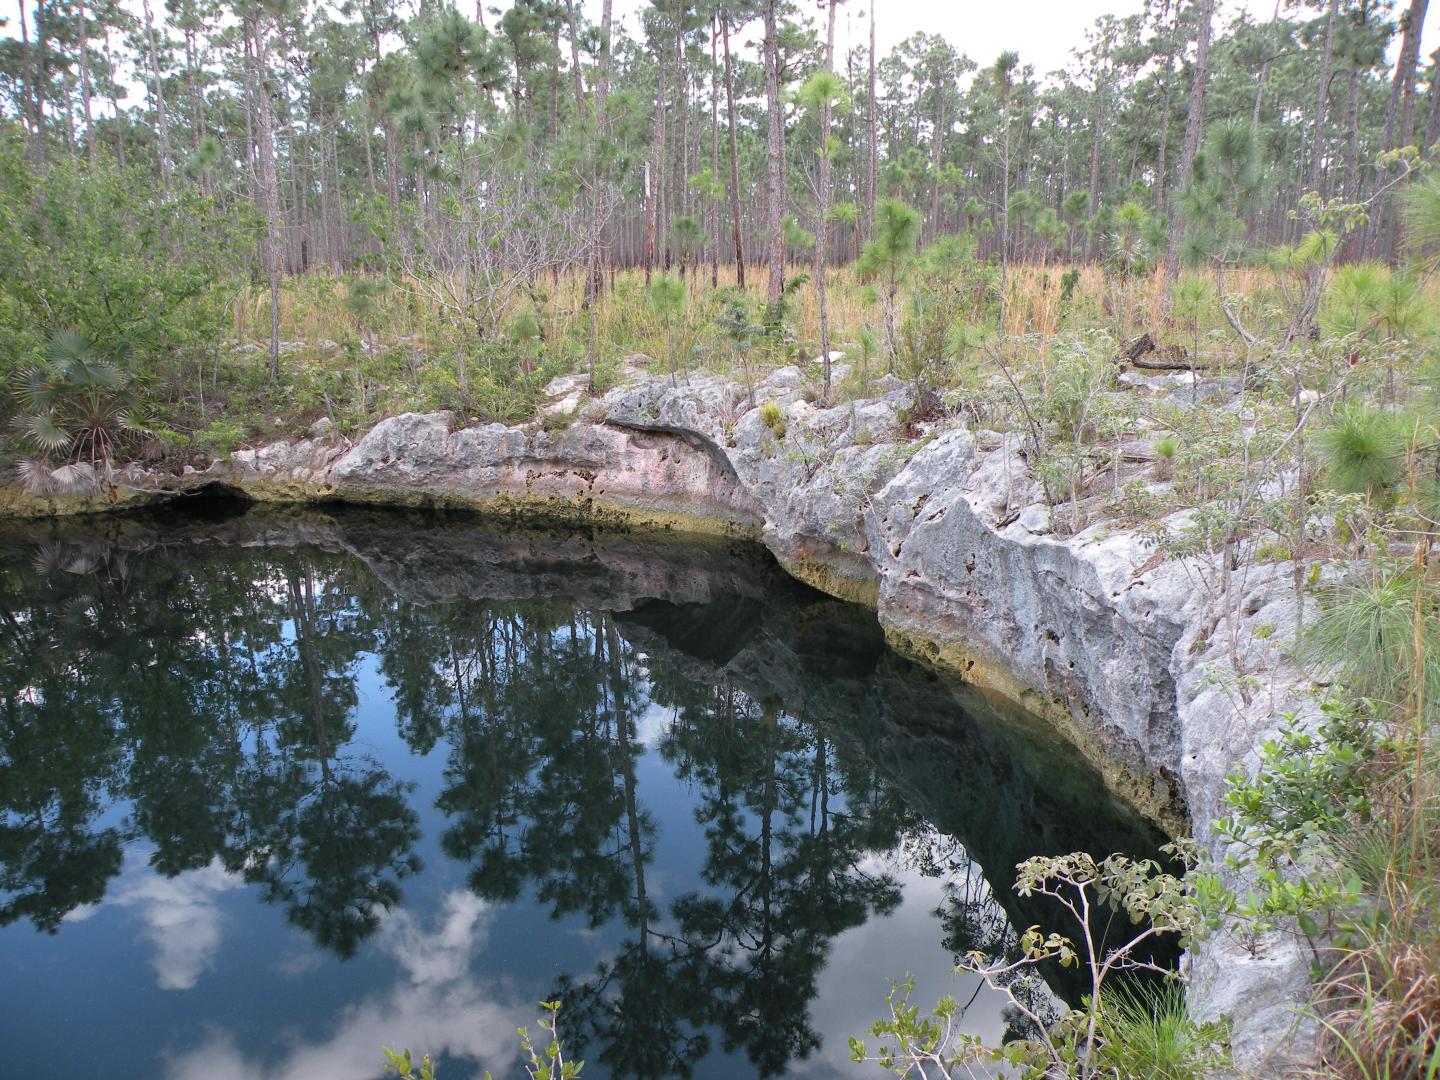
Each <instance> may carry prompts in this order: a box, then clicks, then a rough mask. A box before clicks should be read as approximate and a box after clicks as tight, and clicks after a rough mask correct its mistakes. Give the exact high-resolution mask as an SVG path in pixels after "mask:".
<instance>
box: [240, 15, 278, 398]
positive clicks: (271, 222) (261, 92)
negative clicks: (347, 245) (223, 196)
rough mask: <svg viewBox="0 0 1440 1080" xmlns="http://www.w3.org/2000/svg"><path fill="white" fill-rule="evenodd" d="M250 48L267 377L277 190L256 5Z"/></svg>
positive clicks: (274, 359) (274, 368) (273, 373)
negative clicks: (266, 286)
mask: <svg viewBox="0 0 1440 1080" xmlns="http://www.w3.org/2000/svg"><path fill="white" fill-rule="evenodd" d="M246 22H247V23H248V27H247V29H248V30H249V37H250V39H251V50H250V53H249V56H248V59H249V61H250V62H249V64H248V65H247V68H246V70H247V74H248V78H247V82H248V83H249V84H250V86H249V90H250V100H251V102H252V103H253V105H254V109H255V141H256V143H257V144H258V145H257V147H256V149H257V153H256V157H257V158H258V162H259V171H260V177H259V190H260V202H261V208H262V212H263V214H264V216H265V231H264V233H263V234H262V240H261V257H262V259H263V260H264V263H265V275H266V277H267V278H268V279H269V283H270V354H269V359H270V365H269V373H270V381H271V382H278V381H279V379H280V244H281V235H280V190H279V183H278V180H277V177H276V172H275V124H274V121H273V119H272V116H271V112H270V92H269V91H268V90H267V89H266V88H265V78H266V69H267V66H268V61H267V53H266V45H265V33H266V27H265V24H264V21H263V18H262V16H261V14H260V12H259V11H258V9H257V10H256V11H255V12H253V13H252V14H250V15H248V16H247V18H246Z"/></svg>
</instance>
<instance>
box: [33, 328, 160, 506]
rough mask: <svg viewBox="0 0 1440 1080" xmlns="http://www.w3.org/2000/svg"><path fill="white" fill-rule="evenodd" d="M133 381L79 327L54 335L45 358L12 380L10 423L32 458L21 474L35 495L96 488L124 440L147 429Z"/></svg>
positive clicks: (108, 469)
mask: <svg viewBox="0 0 1440 1080" xmlns="http://www.w3.org/2000/svg"><path fill="white" fill-rule="evenodd" d="M131 389H132V387H131V380H130V378H129V376H127V375H126V374H125V373H124V372H123V371H121V370H120V369H119V368H118V367H116V366H115V365H114V364H112V363H110V362H109V361H107V360H103V359H101V358H100V357H99V356H97V355H96V353H95V349H94V346H93V345H92V344H91V343H90V342H89V341H88V340H87V339H86V338H85V337H84V336H82V335H80V334H78V333H75V332H73V331H68V330H67V331H60V332H59V333H56V334H55V335H53V336H52V337H51V338H50V342H49V345H48V347H47V349H46V352H45V356H44V358H43V359H42V360H41V361H39V362H38V363H36V364H34V365H32V366H30V367H28V368H25V369H22V370H21V371H19V372H18V373H16V374H15V375H14V376H12V379H11V391H12V396H13V398H14V402H15V410H16V411H15V416H14V418H13V419H12V421H11V427H12V430H13V432H14V436H15V439H16V441H17V443H18V444H19V446H20V447H21V449H22V452H24V453H25V455H26V456H24V457H22V459H21V461H20V464H19V472H20V478H21V480H22V482H23V483H24V485H25V487H26V489H27V490H29V491H32V492H34V493H36V494H73V493H77V492H81V491H87V490H91V489H93V488H95V487H96V486H97V485H98V484H99V483H100V482H101V481H103V480H104V479H106V478H107V477H108V476H109V475H110V472H111V468H112V463H113V461H114V458H115V455H116V453H117V451H118V450H119V448H120V447H121V445H122V444H123V443H125V442H126V441H129V440H132V439H135V438H137V437H139V436H141V435H144V434H146V433H148V431H149V428H148V426H147V425H146V424H145V423H144V422H143V421H142V420H141V419H140V418H139V416H138V415H137V413H136V412H135V411H134V400H133V396H132V394H131Z"/></svg>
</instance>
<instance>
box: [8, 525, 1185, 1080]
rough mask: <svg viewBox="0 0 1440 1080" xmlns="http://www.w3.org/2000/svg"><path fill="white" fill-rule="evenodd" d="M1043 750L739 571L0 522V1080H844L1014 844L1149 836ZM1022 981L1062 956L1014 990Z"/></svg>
mask: <svg viewBox="0 0 1440 1080" xmlns="http://www.w3.org/2000/svg"><path fill="white" fill-rule="evenodd" d="M1163 839H1164V838H1163V837H1161V836H1160V835H1159V834H1158V833H1157V832H1155V831H1154V830H1153V829H1152V828H1150V827H1149V826H1147V825H1146V824H1145V823H1144V822H1143V821H1142V820H1141V819H1140V818H1138V817H1137V816H1136V815H1134V814H1133V813H1131V812H1130V811H1128V810H1127V809H1126V808H1125V807H1123V806H1121V805H1119V804H1117V803H1116V801H1115V800H1114V799H1113V798H1111V797H1110V796H1109V795H1107V794H1106V792H1105V789H1104V788H1103V786H1102V785H1101V784H1100V782H1099V780H1098V778H1097V777H1096V776H1095V775H1093V774H1092V773H1091V772H1090V771H1089V770H1088V769H1087V767H1086V766H1085V765H1084V764H1083V762H1082V761H1081V759H1080V758H1079V756H1078V755H1077V754H1076V753H1075V752H1074V751H1073V750H1071V749H1069V748H1068V747H1067V746H1066V745H1065V744H1064V743H1062V742H1060V741H1058V740H1057V739H1054V738H1053V737H1051V736H1049V735H1048V734H1047V733H1046V732H1045V731H1044V729H1043V728H1042V727H1040V726H1039V725H1038V724H1035V723H1031V722H1027V720H1026V718H1025V717H1023V716H1018V715H1015V714H1012V713H1008V712H1006V711H1004V710H1000V709H997V708H996V707H995V706H993V705H991V704H989V703H987V701H986V699H985V698H984V697H983V696H982V695H980V694H978V693H977V692H975V691H973V690H971V689H968V688H966V687H965V686H964V685H963V684H960V683H958V682H952V681H950V680H948V679H947V678H945V677H942V676H940V675H937V674H935V673H933V672H930V671H928V670H926V669H923V668H921V667H919V666H917V665H916V664H914V663H912V662H910V661H908V660H906V659H904V658H903V657H901V656H899V655H897V654H896V653H894V652H892V651H890V650H889V649H887V647H886V645H885V642H884V639H883V636H882V634H881V631H880V629H879V627H878V625H877V623H876V620H875V617H874V614H873V613H872V612H867V611H865V610H862V609H859V608H855V607H851V606H849V605H846V604H843V603H840V602H838V601H835V600H832V599H829V598H827V597H825V596H822V595H821V594H819V593H816V592H812V591H810V590H808V589H806V588H805V587H803V586H801V585H799V584H797V583H795V582H794V581H792V580H791V579H789V578H788V577H787V576H785V575H784V574H783V573H782V572H781V571H780V570H779V569H778V568H776V567H775V566H774V564H773V563H772V562H770V561H769V560H768V556H765V555H764V553H763V552H757V551H754V550H751V549H749V548H745V547H736V546H725V545H715V544H708V545H701V546H685V545H683V544H678V543H674V542H662V541H658V540H650V539H644V538H637V537H633V536H614V537H607V536H600V535H591V534H585V533H579V532H527V531H504V530H497V528H496V527H495V525H494V524H493V523H490V524H487V523H486V522H484V521H480V520H477V519H474V518H470V517H464V516H457V515H444V516H420V515H414V514H380V513H375V512H361V511H354V510H345V511H341V510H339V509H335V510H331V511H307V512H303V513H302V512H298V511H296V512H280V511H262V510H258V509H256V510H250V511H248V512H241V510H240V509H239V508H229V507H226V506H225V505H224V504H207V507H206V509H205V510H204V511H203V512H199V513H196V512H186V513H183V514H182V513H180V512H178V511H172V512H167V513H165V514H158V515H154V516H151V517H145V518H135V517H125V518H112V519H96V520H92V521H76V522H62V523H56V524H52V525H46V526H36V527H29V528H21V527H18V526H7V527H6V528H5V530H3V531H0V964H3V969H4V971H5V972H6V984H7V987H8V992H7V995H6V997H7V1001H6V1007H5V1008H4V1009H3V1010H0V1043H3V1045H4V1047H5V1066H4V1071H5V1072H6V1074H8V1075H14V1076H43V1077H46V1078H47V1080H69V1078H86V1080H104V1078H112V1077H113V1078H130V1077H141V1076H143V1077H147V1078H195V1080H200V1078H207V1080H210V1078H220V1080H252V1078H267V1080H268V1078H294V1080H301V1078H305V1080H351V1078H362V1077H370V1076H375V1075H378V1074H379V1073H380V1065H381V1053H380V1048H381V1046H382V1045H390V1046H396V1047H398V1046H410V1047H412V1048H414V1049H415V1050H416V1051H417V1052H418V1051H422V1050H423V1051H427V1052H429V1053H431V1054H433V1055H435V1056H436V1057H437V1059H438V1060H439V1063H440V1076H441V1080H461V1078H468V1077H471V1076H478V1075H479V1072H480V1070H481V1069H483V1068H489V1069H491V1070H493V1071H494V1072H495V1074H496V1076H497V1077H509V1076H513V1075H516V1074H517V1073H518V1067H517V1064H516V1050H517V1047H516V1039H515V1029H516V1027H517V1026H518V1025H522V1024H530V1025H531V1026H532V1029H533V1022H534V1018H535V1016H536V1015H537V1011H538V1010H537V1008H536V1003H537V1002H539V1001H540V1000H542V999H546V1000H549V999H558V1000H559V1001H561V1002H562V1009H561V1013H560V1021H561V1033H562V1036H563V1037H564V1039H565V1042H566V1045H567V1048H568V1049H569V1051H570V1053H571V1054H572V1056H574V1057H578V1058H583V1059H584V1061H585V1068H584V1075H585V1076H587V1077H591V1078H593V1080H601V1078H604V1077H623V1076H635V1077H665V1076H695V1077H716V1078H718V1077H727V1078H728V1077H746V1076H779V1075H789V1076H814V1077H831V1076H858V1075H870V1074H871V1070H872V1068H873V1067H869V1066H855V1065H852V1064H851V1063H850V1062H849V1058H848V1050H847V1046H846V1037H847V1036H849V1035H852V1034H853V1035H863V1034H865V1033H866V1031H867V1029H868V1027H869V1025H870V1023H871V1022H872V1021H873V1020H874V1019H875V1018H876V1017H877V1016H879V1015H881V1013H882V1012H883V1011H884V1007H885V1004H884V998H885V994H886V990H887V987H888V981H889V980H890V979H891V978H896V977H899V976H903V975H904V974H906V973H907V972H909V973H910V974H912V975H913V976H914V977H915V979H916V983H917V987H916V990H915V997H914V1000H915V1001H916V1003H918V1004H923V1005H928V1004H931V1003H933V1002H934V1001H935V999H936V998H938V997H939V996H940V995H941V994H945V993H949V994H951V995H953V996H955V997H956V998H957V999H958V1000H959V1001H960V1002H961V1004H962V1005H965V1006H966V1012H965V1016H964V1027H965V1028H966V1029H967V1030H970V1031H973V1032H977V1033H980V1034H982V1035H984V1036H986V1037H987V1038H991V1039H999V1038H1001V1037H1003V1035H1004V1033H1005V1031H1006V1025H1007V1023H1010V1018H1009V1017H1008V1016H1007V1015H1005V1013H1004V1011H1003V1005H1004V1001H1003V999H1002V998H1001V997H1000V996H998V995H997V994H996V993H994V992H992V991H990V990H988V989H986V988H984V987H982V986H980V985H978V983H977V981H976V980H975V979H973V977H967V976H955V975H953V974H952V971H953V968H954V965H955V963H956V961H957V959H958V958H959V957H960V956H962V955H963V954H965V953H967V952H969V951H970V950H972V949H978V950H981V951H983V952H985V953H986V954H988V955H992V956H999V955H1002V954H1004V953H1006V952H1007V951H1012V952H1013V950H1014V949H1015V943H1016V927H1019V928H1020V929H1022V930H1023V929H1024V928H1025V927H1026V926H1028V925H1031V924H1033V923H1041V924H1044V925H1045V926H1047V928H1048V927H1054V928H1059V929H1063V928H1064V927H1063V924H1061V923H1060V922H1059V914H1058V912H1057V911H1056V910H1054V909H1053V908H1051V907H1050V906H1049V905H1048V903H1047V902H1046V901H1043V900H1034V899H1032V900H1024V899H1022V898H1019V897H1017V896H1016V895H1015V894H1014V892H1013V891H1012V889H1011V887H1010V886H1011V883H1012V881H1013V877H1014V865H1015V863H1016V862H1018V861H1020V860H1021V859H1023V858H1026V857H1028V856H1030V855H1033V854H1058V853H1062V852H1067V851H1072V850H1088V851H1091V852H1092V853H1095V854H1097V855H1104V854H1108V853H1110V852H1112V851H1121V852H1125V853H1127V854H1131V855H1136V856H1149V855H1152V854H1153V853H1154V852H1155V850H1156V848H1157V846H1158V845H1159V844H1160V843H1162V842H1163ZM1045 976H1046V980H1047V982H1048V989H1047V990H1045V991H1043V992H1042V994H1043V995H1053V998H1054V1001H1055V1002H1060V1001H1064V1000H1071V1001H1075V1000H1078V995H1079V993H1080V989H1081V987H1080V985H1079V983H1078V982H1076V981H1075V976H1074V974H1073V973H1072V972H1065V971H1061V970H1059V969H1055V970H1047V971H1046V972H1045Z"/></svg>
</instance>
